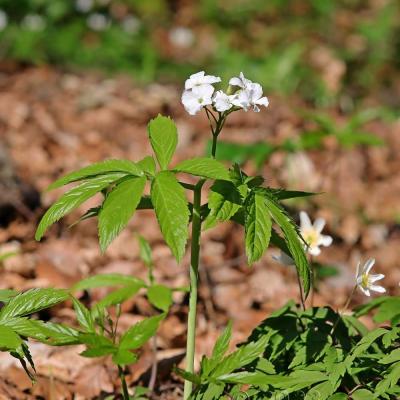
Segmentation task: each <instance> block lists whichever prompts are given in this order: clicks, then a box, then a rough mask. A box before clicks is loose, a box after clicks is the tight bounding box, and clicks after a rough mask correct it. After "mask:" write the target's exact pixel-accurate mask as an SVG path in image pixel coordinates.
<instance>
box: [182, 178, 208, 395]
mask: <svg viewBox="0 0 400 400" xmlns="http://www.w3.org/2000/svg"><path fill="white" fill-rule="evenodd" d="M203 184H204V180H201V181H199V183H198V184H197V185H196V188H195V190H194V198H193V219H192V244H191V258H190V297H189V315H188V331H187V341H186V371H187V372H189V373H191V374H192V373H193V372H194V354H195V342H196V311H197V310H196V308H197V288H198V280H199V257H200V234H201V216H200V206H201V188H202V186H203ZM192 388H193V384H192V382H190V381H185V387H184V392H183V398H184V400H187V399H188V398H189V397H190V394H191V393H192Z"/></svg>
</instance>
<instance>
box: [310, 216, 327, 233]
mask: <svg viewBox="0 0 400 400" xmlns="http://www.w3.org/2000/svg"><path fill="white" fill-rule="evenodd" d="M325 224H326V221H325V220H324V219H323V218H317V219H316V220H315V221H314V225H313V226H314V229H315V230H316V231H317V232H318V233H321V232H322V230H323V229H324V227H325Z"/></svg>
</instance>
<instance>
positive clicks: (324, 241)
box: [318, 235, 333, 247]
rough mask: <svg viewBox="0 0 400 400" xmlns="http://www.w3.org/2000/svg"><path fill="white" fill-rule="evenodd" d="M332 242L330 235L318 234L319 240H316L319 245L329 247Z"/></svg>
mask: <svg viewBox="0 0 400 400" xmlns="http://www.w3.org/2000/svg"><path fill="white" fill-rule="evenodd" d="M332 242H333V239H332V236H329V235H320V236H319V240H318V244H319V245H320V246H325V247H329V246H330V245H331V244H332Z"/></svg>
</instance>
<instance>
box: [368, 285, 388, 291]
mask: <svg viewBox="0 0 400 400" xmlns="http://www.w3.org/2000/svg"><path fill="white" fill-rule="evenodd" d="M369 289H371V290H373V291H374V292H377V293H385V292H386V289H385V288H384V287H383V286H379V285H370V287H369Z"/></svg>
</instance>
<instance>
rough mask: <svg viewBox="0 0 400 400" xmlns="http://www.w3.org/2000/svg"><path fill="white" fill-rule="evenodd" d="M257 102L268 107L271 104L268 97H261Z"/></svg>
mask: <svg viewBox="0 0 400 400" xmlns="http://www.w3.org/2000/svg"><path fill="white" fill-rule="evenodd" d="M255 103H256V104H258V105H260V106H265V107H268V106H269V100H268V97H265V96H264V97H261V98H260V99H258V100H256V101H255Z"/></svg>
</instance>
